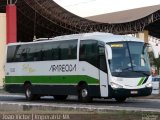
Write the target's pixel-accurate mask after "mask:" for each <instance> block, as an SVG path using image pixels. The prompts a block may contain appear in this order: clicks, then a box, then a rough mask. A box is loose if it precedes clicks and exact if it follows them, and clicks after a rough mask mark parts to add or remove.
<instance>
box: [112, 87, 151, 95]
mask: <svg viewBox="0 0 160 120" xmlns="http://www.w3.org/2000/svg"><path fill="white" fill-rule="evenodd" d="M109 90H110V95H109V96H110V97H111V98H116V97H126V98H127V97H138V96H148V95H151V93H152V87H150V88H147V87H146V88H141V89H125V88H118V89H112V88H111V87H109Z"/></svg>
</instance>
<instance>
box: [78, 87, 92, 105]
mask: <svg viewBox="0 0 160 120" xmlns="http://www.w3.org/2000/svg"><path fill="white" fill-rule="evenodd" d="M78 100H79V101H80V102H91V101H92V98H91V97H90V96H89V91H88V86H87V85H85V84H83V85H80V88H79V91H78Z"/></svg>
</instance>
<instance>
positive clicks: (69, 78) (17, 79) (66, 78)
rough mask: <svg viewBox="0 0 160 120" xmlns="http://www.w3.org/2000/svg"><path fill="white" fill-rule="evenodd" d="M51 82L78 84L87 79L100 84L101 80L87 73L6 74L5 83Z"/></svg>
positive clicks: (89, 81) (90, 82) (88, 81)
mask: <svg viewBox="0 0 160 120" xmlns="http://www.w3.org/2000/svg"><path fill="white" fill-rule="evenodd" d="M25 81H30V82H31V83H33V84H34V83H37V84H42V83H44V84H45V83H51V84H65V83H66V84H77V83H78V82H79V81H86V82H87V83H88V84H99V80H97V79H95V78H92V77H89V76H85V75H61V76H6V78H5V83H6V84H7V83H8V84H10V83H17V84H20V83H24V82H25Z"/></svg>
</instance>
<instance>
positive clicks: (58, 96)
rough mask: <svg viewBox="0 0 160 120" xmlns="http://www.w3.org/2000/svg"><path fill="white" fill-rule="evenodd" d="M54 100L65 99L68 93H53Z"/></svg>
mask: <svg viewBox="0 0 160 120" xmlns="http://www.w3.org/2000/svg"><path fill="white" fill-rule="evenodd" d="M53 97H54V99H55V100H66V99H67V97H68V95H54V96H53Z"/></svg>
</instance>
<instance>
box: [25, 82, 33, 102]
mask: <svg viewBox="0 0 160 120" xmlns="http://www.w3.org/2000/svg"><path fill="white" fill-rule="evenodd" d="M24 92H25V96H26V99H27V100H29V101H32V100H34V97H35V96H34V94H33V93H32V84H31V82H30V81H26V82H25V83H24Z"/></svg>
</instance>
